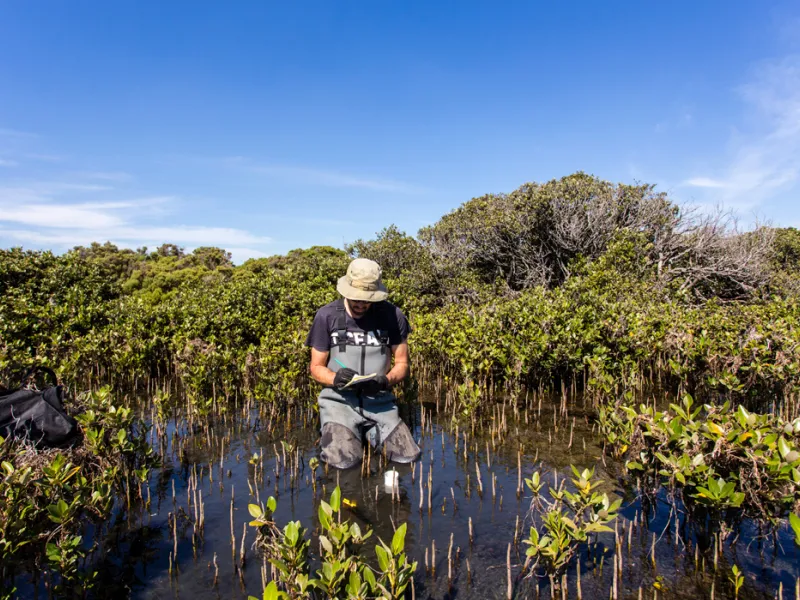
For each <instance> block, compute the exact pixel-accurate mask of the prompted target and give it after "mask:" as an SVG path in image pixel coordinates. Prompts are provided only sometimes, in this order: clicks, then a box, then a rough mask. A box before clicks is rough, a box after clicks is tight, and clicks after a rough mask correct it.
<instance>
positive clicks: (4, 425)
mask: <svg viewBox="0 0 800 600" xmlns="http://www.w3.org/2000/svg"><path fill="white" fill-rule="evenodd" d="M36 371H43V372H44V373H47V374H48V375H50V377H51V378H52V379H53V383H54V385H52V386H49V387H45V388H44V389H43V390H28V389H22V388H17V389H12V390H4V389H0V436H2V437H4V438H8V437H16V438H24V439H28V440H30V441H32V442H34V443H35V444H37V445H38V446H46V447H63V446H66V445H69V444H70V443H71V442H73V441H74V440H75V439H76V438H77V436H78V423H77V421H75V419H73V418H72V417H70V416H69V415H68V414H67V413H66V412H65V411H64V405H63V401H64V388H63V387H62V386H60V385H58V381H57V379H56V375H55V373H53V371H51V370H50V369H48V368H46V367H34V368H32V369H29V370H28V371H27V372H26V373H25V375H24V376H23V382H24V381H25V380H27V379H28V378H29V377H30V376H31V375H32V374H35V372H36Z"/></svg>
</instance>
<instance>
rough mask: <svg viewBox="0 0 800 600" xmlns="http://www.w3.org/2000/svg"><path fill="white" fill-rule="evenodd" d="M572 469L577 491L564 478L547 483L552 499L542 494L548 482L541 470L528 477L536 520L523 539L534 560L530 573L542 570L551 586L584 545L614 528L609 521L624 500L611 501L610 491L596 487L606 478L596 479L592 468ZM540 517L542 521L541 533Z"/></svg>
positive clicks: (613, 517) (529, 557)
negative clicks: (544, 481) (555, 482)
mask: <svg viewBox="0 0 800 600" xmlns="http://www.w3.org/2000/svg"><path fill="white" fill-rule="evenodd" d="M572 472H573V474H574V475H575V477H574V478H572V479H571V482H572V484H573V486H574V488H575V491H574V492H572V491H570V490H568V489H567V486H566V484H565V482H564V481H562V482H561V484H560V485H558V486H557V487H553V486H548V492H549V495H550V498H551V499H546V498H545V497H544V494H543V493H542V491H543V488H544V485H545V484H544V483H543V482H542V477H541V475H540V473H539V472H538V471H536V472H534V473H533V476H532V477H531V478H529V479H526V480H525V483H526V485H527V486H528V489H530V490H531V491H532V492H533V499H532V501H531V512H532V515H533V520H534V524H533V525H532V526H531V528H530V534H529V536H528V539H526V540H524V543H525V544H527V545H528V550H527V551H526V555H527V556H528V560H529V561H530V560H532V561H533V570H532V571H531V572H532V573H535V571H536V569H537V568H540V569H542V570H543V571H544V574H545V575H547V576H548V577H549V578H550V581H551V585H554V584H555V583H556V582H557V581H558V580H559V578H560V576H561V574H562V573H563V572H564V570H565V569H566V568H567V566H568V565H569V563H570V561H571V560H572V557H573V556H574V555H575V553H576V552H577V551H578V549H579V547H580V545H581V544H583V543H587V542H588V541H589V539H590V537H591V536H592V535H593V534H598V533H601V532H610V531H612V529H611V528H609V527H608V526H607V524H608V523H610V522H612V521H613V520H614V519H616V517H617V511H618V510H619V507H620V505H621V504H622V500H621V499H618V500H614V501H611V500H610V499H609V497H608V494H605V493H602V494H601V493H599V492H598V491H597V490H596V488H597V487H599V486H600V485H602V483H603V481H602V480H599V479H595V477H594V469H593V468H592V469H584V470H583V471H579V470H578V469H577V468H576V467H575V466H572ZM537 520H541V532H540V529H539V527H538V526H537V524H536V521H537Z"/></svg>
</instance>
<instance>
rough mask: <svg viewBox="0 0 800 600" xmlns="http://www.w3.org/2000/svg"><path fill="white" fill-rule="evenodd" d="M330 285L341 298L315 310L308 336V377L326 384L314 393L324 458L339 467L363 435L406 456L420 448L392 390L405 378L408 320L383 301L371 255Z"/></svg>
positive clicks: (358, 450)
mask: <svg viewBox="0 0 800 600" xmlns="http://www.w3.org/2000/svg"><path fill="white" fill-rule="evenodd" d="M336 289H337V290H338V292H339V293H340V294H341V295H342V298H340V299H339V300H336V301H334V302H331V303H330V304H327V305H325V306H323V307H322V308H320V309H319V310H318V311H317V314H316V316H315V317H314V324H313V325H312V326H311V331H310V332H309V334H308V338H307V339H306V346H310V347H311V376H312V377H313V378H314V380H315V381H318V382H319V383H321V384H322V385H324V386H325V387H324V388H323V389H322V392H320V395H319V414H320V420H321V422H322V442H321V443H322V455H321V457H322V460H324V461H326V462H327V463H328V464H329V465H331V466H332V467H336V468H338V469H348V468H350V467H352V466H355V465H357V464H358V463H359V462H360V461H361V456H362V454H363V450H362V441H363V440H364V439H365V438H366V440H367V441H368V442H369V443H370V444H371V445H372V446H373V447H375V448H376V449H380V448H383V449H384V450H385V451H386V456H387V458H389V460H393V461H395V462H400V463H408V462H412V461H414V460H416V459H417V457H418V456H419V454H420V449H419V447H418V446H417V444H416V443H415V442H414V439H413V438H412V437H411V432H410V431H409V429H408V426H407V425H406V424H405V423H404V422H403V421H402V419H400V415H399V413H398V410H397V405H396V404H395V403H394V400H395V397H394V395H392V393H391V391H390V388H391V387H392V386H393V385H397V384H398V383H400V382H401V381H403V379H405V378H406V377H407V376H408V372H409V365H408V343H407V342H406V339H407V338H408V334H409V333H410V332H411V327H410V325H409V324H408V319H406V317H405V315H404V314H403V312H402V311H401V310H400V309H399V308H397V307H396V306H394V305H392V304H390V303H389V302H387V301H386V297H387V296H388V293H387V291H386V288H385V287H384V285H383V283H382V282H381V268H380V266H378V263H376V262H374V261H371V260H367V259H365V258H357V259H355V260H354V261H352V262H351V263H350V265H349V266H348V267H347V273H346V274H345V275H344V277H341V278H340V279H339V282H338V284H337V286H336ZM392 359H394V364H392ZM373 373H374V374H375V377H373V378H371V379H369V380H366V381H363V382H352V380H353V378H354V377H355V376H356V375H371V374H373ZM348 384H350V385H348Z"/></svg>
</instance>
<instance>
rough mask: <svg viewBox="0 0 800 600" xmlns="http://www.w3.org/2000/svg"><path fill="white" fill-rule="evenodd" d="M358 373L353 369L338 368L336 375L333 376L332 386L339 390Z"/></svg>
mask: <svg viewBox="0 0 800 600" xmlns="http://www.w3.org/2000/svg"><path fill="white" fill-rule="evenodd" d="M356 375H358V373H356V372H355V371H354V370H353V369H339V370H338V371H336V375H335V376H334V378H333V387H335V388H336V389H337V390H341V389H342V388H344V386H346V385H347V384H348V383H350V380H351V379H352V378H353V377H355V376H356Z"/></svg>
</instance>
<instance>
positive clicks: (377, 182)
mask: <svg viewBox="0 0 800 600" xmlns="http://www.w3.org/2000/svg"><path fill="white" fill-rule="evenodd" d="M221 162H222V164H223V165H224V166H227V167H229V168H235V169H242V170H245V171H248V172H250V173H256V174H259V175H264V176H266V177H270V178H275V179H282V180H284V181H290V182H296V183H302V184H306V185H318V186H323V187H339V188H357V189H365V190H372V191H375V192H390V193H400V194H419V193H422V192H424V191H425V190H424V189H423V188H420V187H417V186H414V185H411V184H408V183H405V182H402V181H396V180H393V179H384V178H376V177H367V176H362V175H354V174H351V173H344V172H341V171H337V170H332V169H324V168H316V167H306V166H295V165H286V164H272V163H260V162H256V161H253V160H250V159H247V158H244V157H240V156H234V157H228V158H224V159H222V161H221Z"/></svg>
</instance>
